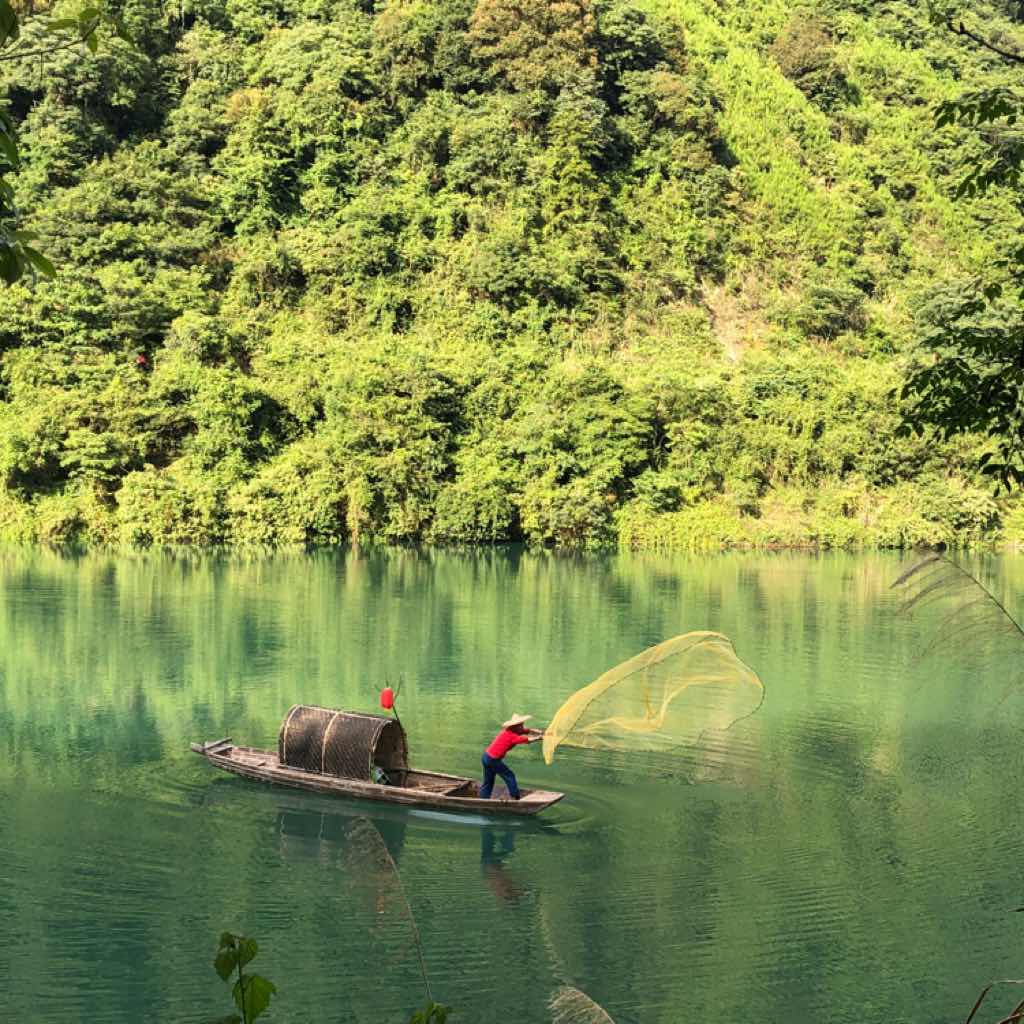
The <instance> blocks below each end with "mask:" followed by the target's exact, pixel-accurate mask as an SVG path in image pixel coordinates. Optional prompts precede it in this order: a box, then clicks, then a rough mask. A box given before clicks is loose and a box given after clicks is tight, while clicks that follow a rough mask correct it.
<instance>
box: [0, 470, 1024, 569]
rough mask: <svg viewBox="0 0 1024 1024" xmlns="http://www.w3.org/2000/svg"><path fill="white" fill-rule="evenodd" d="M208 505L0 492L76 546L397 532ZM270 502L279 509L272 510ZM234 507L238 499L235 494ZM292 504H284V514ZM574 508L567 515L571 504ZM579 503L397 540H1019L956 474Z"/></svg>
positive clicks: (7, 507) (235, 544)
mask: <svg viewBox="0 0 1024 1024" xmlns="http://www.w3.org/2000/svg"><path fill="white" fill-rule="evenodd" d="M209 497H210V498H211V499H212V500H209V501H208V502H207V503H206V504H205V505H204V506H203V505H199V504H198V503H197V502H195V501H194V500H187V499H182V496H181V495H180V494H176V493H175V491H174V490H173V488H171V487H168V488H166V490H165V492H164V500H163V501H162V502H160V503H156V504H155V507H153V508H151V509H150V511H151V512H152V513H153V514H152V515H150V516H148V517H142V516H139V515H138V514H137V512H138V509H137V508H136V507H134V506H133V505H132V504H130V503H127V504H121V503H119V502H118V501H111V500H106V499H104V498H103V497H102V496H100V495H97V494H94V493H89V492H82V493H79V494H60V495H48V496H45V497H42V498H37V499H35V500H18V499H17V498H15V497H12V496H11V495H9V494H7V495H4V494H2V493H0V542H4V543H14V544H46V545H53V546H61V547H63V546H78V547H83V548H112V547H113V548H118V547H127V548H138V549H145V548H149V547H182V546H187V547H194V548H199V549H203V548H222V547H228V548H239V549H245V548H259V549H297V548H304V547H321V546H328V547H329V546H334V545H338V544H348V543H362V544H371V545H376V544H383V545H387V544H389V543H391V544H394V543H395V541H394V540H393V539H391V538H388V537H382V536H380V535H379V534H376V533H374V532H373V531H372V530H370V531H367V530H360V529H359V524H358V522H353V521H352V518H351V515H350V514H349V509H348V508H347V505H346V503H345V501H344V500H339V501H337V502H336V503H334V504H333V505H329V506H328V508H326V509H325V508H320V509H318V508H317V507H315V506H307V507H305V508H302V507H294V508H292V509H290V510H289V507H288V506H284V507H282V505H281V503H277V504H274V503H273V502H269V501H265V502H264V503H263V504H262V505H261V504H258V503H257V504H256V505H255V506H254V507H252V508H248V509H245V510H244V517H240V516H239V515H238V514H237V512H233V510H232V508H231V507H230V506H228V505H227V504H226V503H225V502H223V501H220V502H218V501H217V500H216V496H215V495H210V496H209ZM268 506H269V508H270V510H271V511H274V512H276V514H268ZM235 509H237V505H236V506H235ZM289 511H290V514H289ZM572 512H575V513H576V516H575V517H574V516H573V515H572V514H571V513H572ZM586 512H587V509H586V507H585V506H581V507H579V508H577V509H575V510H566V515H565V516H564V518H563V521H562V524H561V526H562V528H561V529H559V528H558V527H557V526H556V528H555V529H553V530H551V531H550V533H549V534H548V535H547V536H544V537H541V538H538V537H536V536H531V535H530V534H527V533H525V532H524V530H523V528H522V525H521V523H520V522H518V521H517V519H516V517H514V516H512V517H510V521H509V523H508V526H507V528H506V530H505V531H504V535H503V536H499V537H495V538H493V539H491V538H486V537H481V538H478V539H477V540H476V542H475V543H474V542H468V543H467V542H466V541H465V540H464V539H458V540H454V539H453V538H451V537H449V536H446V535H445V534H444V533H443V532H442V531H438V530H436V529H435V528H434V524H433V523H431V522H430V521H428V522H426V523H424V526H423V529H422V531H421V533H420V535H419V536H418V537H413V538H409V539H406V540H404V541H403V543H402V545H401V546H408V545H409V544H410V543H412V544H418V543H425V544H428V545H432V546H437V547H448V546H453V545H454V546H456V547H492V546H493V545H494V544H499V545H502V544H505V543H521V542H524V541H525V542H526V543H528V544H529V545H530V546H532V547H536V548H545V547H546V548H550V549H554V550H564V551H600V550H613V549H616V548H620V549H629V550H634V551H693V552H706V551H717V550H746V549H753V550H761V549H763V550H772V549H792V550H814V549H842V550H856V551H869V550H888V549H903V548H913V547H938V546H945V547H950V548H965V549H967V548H1002V549H1015V548H1018V547H1021V546H1024V504H1022V503H1021V502H1020V500H1019V499H1017V498H1012V499H1008V498H1002V499H997V498H995V497H993V495H992V494H991V493H990V492H988V491H985V490H982V489H981V488H978V487H972V486H969V485H967V484H964V483H963V482H962V481H960V480H957V479H947V480H941V479H932V480H929V481H926V482H923V483H901V484H899V485H897V486H895V487H892V488H889V489H885V490H871V489H869V488H866V487H864V486H863V485H862V484H861V483H859V482H858V481H856V480H854V481H850V482H847V483H840V484H831V485H825V486H822V487H819V488H817V489H814V490H811V489H804V488H796V487H785V488H777V489H775V490H770V491H768V492H767V493H766V494H765V495H763V496H762V497H759V498H751V497H748V498H746V499H743V498H741V497H739V496H737V495H734V494H733V495H730V494H726V495H719V496H716V497H714V498H711V499H709V500H706V501H703V502H698V503H695V504H693V505H690V506H688V507H685V508H681V509H676V510H658V509H656V508H652V507H651V506H650V505H649V504H647V503H645V502H644V501H641V500H632V501H629V502H626V503H624V504H623V506H622V507H621V508H620V509H618V510H611V511H610V514H608V519H607V528H605V529H601V530H594V531H592V532H588V531H585V530H580V529H578V528H577V527H578V523H579V518H578V517H579V516H582V515H585V513H586Z"/></svg>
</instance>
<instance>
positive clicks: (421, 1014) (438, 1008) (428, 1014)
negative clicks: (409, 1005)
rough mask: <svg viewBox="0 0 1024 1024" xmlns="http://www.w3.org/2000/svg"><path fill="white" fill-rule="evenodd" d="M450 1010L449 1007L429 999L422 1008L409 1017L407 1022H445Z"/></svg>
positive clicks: (421, 1023)
mask: <svg viewBox="0 0 1024 1024" xmlns="http://www.w3.org/2000/svg"><path fill="white" fill-rule="evenodd" d="M450 1012H451V1008H450V1007H448V1006H442V1005H441V1004H440V1003H435V1002H433V1000H431V1002H429V1003H427V1005H426V1006H425V1007H424V1008H423V1009H422V1010H418V1011H417V1012H416V1013H414V1014H413V1015H412V1016H411V1017H410V1018H409V1024H445V1021H446V1020H447V1019H448V1014H449V1013H450Z"/></svg>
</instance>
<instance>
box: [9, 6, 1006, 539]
mask: <svg viewBox="0 0 1024 1024" xmlns="http://www.w3.org/2000/svg"><path fill="white" fill-rule="evenodd" d="M49 10H50V11H51V13H54V14H59V13H60V11H61V10H62V5H61V4H60V3H57V4H54V5H53V6H52V8H49ZM170 12H172V8H171V7H165V5H164V4H163V3H162V2H160V0H134V2H133V3H132V4H130V5H127V6H126V8H125V16H124V21H125V29H126V34H127V35H128V36H129V37H130V38H131V40H132V43H131V44H129V43H128V42H126V41H125V40H123V39H120V38H110V39H104V40H102V41H101V42H100V43H99V45H98V46H97V49H96V52H95V53H91V52H90V53H84V54H79V53H77V52H71V51H70V50H66V51H61V52H59V53H53V54H49V55H47V56H45V57H43V58H40V60H39V61H38V62H33V65H32V68H31V73H30V74H28V73H26V71H25V69H24V68H21V67H19V66H17V64H16V63H12V64H9V65H4V66H0V85H2V87H3V88H4V89H5V90H6V92H7V95H8V103H9V106H10V109H11V111H12V113H13V115H14V116H15V119H16V120H17V122H18V126H19V137H20V142H21V147H22V150H23V153H22V157H23V159H22V161H21V165H20V170H19V171H18V173H17V174H16V175H14V176H13V177H12V179H11V180H12V181H13V183H14V185H15V189H16V198H17V201H18V204H19V206H20V207H21V208H23V209H24V210H26V211H28V214H27V220H28V223H27V225H26V226H27V227H28V228H30V229H31V230H32V231H34V232H35V233H36V236H37V240H36V241H34V242H33V245H36V246H38V248H39V250H40V251H41V252H44V253H46V254H47V256H48V257H50V258H52V260H53V262H54V264H55V265H56V266H57V267H58V274H57V276H56V277H55V278H54V279H52V280H43V279H39V280H31V279H28V278H26V279H23V280H22V281H20V282H19V283H17V284H16V285H13V286H11V287H9V288H6V289H4V290H2V291H0V540H3V541H5V542H42V543H47V544H54V545H69V544H70V545H84V546H94V547H106V546H120V545H127V546H135V547H149V546H154V547H164V546H176V545H193V546H197V547H206V546H210V547H215V546H234V547H240V548H264V547H268V548H274V547H282V548H296V547H303V546H319V545H338V544H347V543H362V542H365V541H368V540H370V541H373V542H374V543H385V544H427V545H439V546H442V545H443V546H472V545H489V544H496V543H504V542H524V543H526V544H528V545H531V546H534V547H549V548H559V549H574V550H588V549H609V548H616V547H624V548H634V549H678V550H715V549H718V548H731V547H753V548H781V547H793V548H807V547H810V548H813V547H835V548H887V547H913V546H918V545H946V546H950V547H954V546H955V547H970V546H985V545H990V544H1001V545H1004V546H1011V547H1012V546H1018V545H1020V544H1022V543H1024V505H1022V504H1021V503H1020V502H1019V501H1018V500H1016V499H1012V498H1002V499H996V498H994V497H993V496H992V492H991V484H990V483H989V482H988V481H987V480H985V479H984V478H983V477H982V476H981V475H980V474H979V472H978V470H977V466H978V464H979V458H980V457H981V456H982V455H983V454H984V453H985V452H986V450H987V449H986V442H985V440H984V439H982V438H977V439H972V438H971V437H960V438H955V439H953V440H948V441H946V440H939V439H937V438H936V437H935V436H932V435H929V434H927V433H925V434H923V435H921V436H916V435H913V434H911V435H902V434H900V433H899V428H900V424H901V416H900V409H899V403H898V399H897V397H896V396H897V395H898V393H899V391H900V388H901V386H902V384H903V382H904V380H905V379H906V374H907V370H908V367H910V366H912V365H914V363H915V360H916V361H920V359H921V358H922V356H921V351H920V350H919V348H918V344H919V339H921V338H922V337H925V336H927V333H928V331H929V329H930V327H932V326H934V324H935V323H937V322H939V321H941V320H942V318H943V317H944V316H945V315H946V313H945V312H944V311H946V310H948V308H949V305H950V301H951V296H955V295H957V294H960V293H961V292H962V290H963V289H964V288H965V287H967V284H966V283H965V282H969V281H972V280H975V279H977V278H978V277H979V275H980V276H983V277H985V278H986V280H989V281H990V282H995V283H998V282H999V280H1000V279H1001V276H1002V277H1006V275H1007V274H1008V273H1009V271H1008V270H1007V269H1006V267H1005V265H1003V264H1001V263H1000V261H999V256H1000V254H1001V253H1004V252H1005V251H1007V250H1008V249H1010V248H1011V247H1012V246H1013V245H1014V244H1016V240H1017V239H1018V238H1019V236H1020V234H1021V230H1022V228H1024V213H1022V211H1021V208H1020V204H1019V201H1018V197H1017V196H1016V195H1015V194H1014V190H1013V189H1010V188H1006V187H1002V186H993V187H992V188H991V189H988V190H987V191H986V192H985V193H984V194H982V195H977V196H967V197H964V198H956V190H957V186H958V184H959V182H960V181H961V180H963V178H964V175H965V173H966V172H967V169H968V168H969V167H970V166H971V164H972V161H974V162H976V161H977V160H978V159H979V158H980V156H981V155H983V154H984V153H986V152H987V149H986V148H985V147H986V146H988V145H989V143H988V142H987V141H983V140H981V139H980V138H979V137H978V135H977V133H976V132H974V131H972V130H970V129H967V128H964V127H961V126H958V125H948V126H946V127H943V128H941V129H938V128H936V127H935V119H934V115H933V112H934V110H935V108H936V105H937V104H939V103H941V102H942V101H943V100H945V99H948V98H950V97H951V96H954V95H957V94H958V93H959V92H960V91H961V90H962V89H963V88H964V86H965V84H967V83H971V84H977V85H979V86H981V85H992V84H994V83H998V82H999V81H1001V80H1002V79H1001V78H1000V76H1004V75H1005V69H1004V68H1003V67H1002V66H1001V65H1000V63H999V61H998V59H997V58H996V57H994V56H993V55H992V54H987V53H985V52H978V51H977V50H976V49H972V48H970V47H967V46H964V45H962V43H961V41H960V40H958V39H956V38H955V37H953V36H952V35H951V34H950V33H948V32H946V31H945V29H944V28H943V27H941V26H936V25H934V24H932V23H931V22H930V21H929V19H928V16H927V12H926V11H925V10H924V9H923V8H920V7H919V5H917V4H912V3H901V2H899V0H896V2H894V3H891V4H886V5H883V7H881V8H879V7H878V5H875V4H870V3H865V2H856V3H852V4H851V3H839V2H838V0H807V2H805V3H802V4H799V5H796V6H794V5H792V4H790V3H787V2H783V0H762V2H759V3H757V4H755V5H750V4H748V3H743V2H740V0H721V2H712V0H642V2H629V0H565V2H558V3H551V2H549V0H526V2H516V3H512V2H511V0H436V2H432V3H429V4H415V3H408V2H405V0H384V2H382V3H378V4H375V5H371V4H367V3H361V2H357V0H275V2H270V0H203V2H201V3H195V4H190V5H186V6H180V5H177V4H175V5H173V16H172V14H171V13H170ZM975 13H976V15H977V16H978V17H979V18H984V19H985V20H986V24H988V25H990V26H992V28H993V31H1003V30H1005V31H1006V32H1012V30H1013V28H1014V23H1013V21H1012V11H1011V10H1010V8H1009V7H1008V6H1007V5H1005V4H1002V3H998V2H993V3H990V4H985V3H982V4H980V5H979V6H978V7H977V10H976V12H975ZM24 31H25V33H27V34H28V36H26V38H28V37H30V36H31V32H32V27H31V23H28V24H27V25H26V27H25V30H24Z"/></svg>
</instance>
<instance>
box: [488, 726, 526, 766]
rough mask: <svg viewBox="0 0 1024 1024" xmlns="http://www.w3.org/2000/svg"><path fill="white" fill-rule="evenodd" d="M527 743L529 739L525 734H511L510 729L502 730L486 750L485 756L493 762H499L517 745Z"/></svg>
mask: <svg viewBox="0 0 1024 1024" xmlns="http://www.w3.org/2000/svg"><path fill="white" fill-rule="evenodd" d="M529 742H530V737H529V736H527V735H526V733H525V732H513V731H512V730H511V729H502V730H501V732H499V733H498V735H497V736H495V737H494V739H493V741H492V742H491V745H490V746H489V747H488V748H487V754H488V755H489V756H490V757H493V758H495V760H500V759H501V758H503V757H504V756H505V755H506V754H507V753H508V752H509V751H510V750H511V749H512V748H513V747H514V746H516V745H517V744H519V743H529Z"/></svg>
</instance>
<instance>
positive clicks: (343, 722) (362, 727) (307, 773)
mask: <svg viewBox="0 0 1024 1024" xmlns="http://www.w3.org/2000/svg"><path fill="white" fill-rule="evenodd" d="M277 739H278V743H277V747H278V748H277V750H276V751H273V750H259V749H257V748H255V747H240V746H235V745H234V744H233V743H232V741H231V738H230V737H227V738H225V739H222V740H215V741H213V742H210V743H193V744H191V747H192V750H193V751H195V753H197V754H201V755H202V756H203V757H205V758H206V760H207V761H209V762H210V764H212V765H216V767H218V768H223V769H224V770H225V771H228V772H233V773H234V774H236V775H243V776H245V777H246V778H250V779H257V780H259V781H260V782H272V783H276V784H277V785H281V786H292V787H293V788H297V789H309V790H312V791H314V792H317V793H328V794H333V795H337V796H348V797H356V798H358V799H364V800H380V801H383V802H385V803H394V804H407V805H411V806H417V807H432V808H437V809H441V810H450V811H476V812H478V813H482V814H520V815H529V814H537V813H539V812H540V811H543V810H544V809H545V808H546V807H550V806H551V805H552V804H555V803H558V801H559V800H561V799H562V797H563V796H564V795H565V794H564V793H556V792H553V791H551V790H545V789H527V788H523V787H521V788H520V798H519V799H518V800H512V799H511V798H510V797H509V796H508V793H507V791H506V790H505V789H504V788H501V784H500V783H496V786H495V791H494V795H493V796H492V797H491V799H489V800H482V799H481V798H480V783H479V782H478V781H477V780H476V779H468V778H464V777H462V776H460V775H446V774H442V773H440V772H428V771H418V770H415V769H412V768H410V767H409V766H408V746H407V743H406V737H405V730H404V729H403V728H402V726H401V724H400V723H399V722H398V721H397V720H396V719H394V718H387V717H385V716H384V715H367V714H361V713H359V712H351V711H337V710H334V709H332V708H321V707H316V706H314V705H309V704H296V705H294V706H293V707H292V708H291V709H290V710H289V711H288V714H287V715H286V716H285V718H284V721H283V722H282V723H281V729H280V731H279V733H278V738H277Z"/></svg>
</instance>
